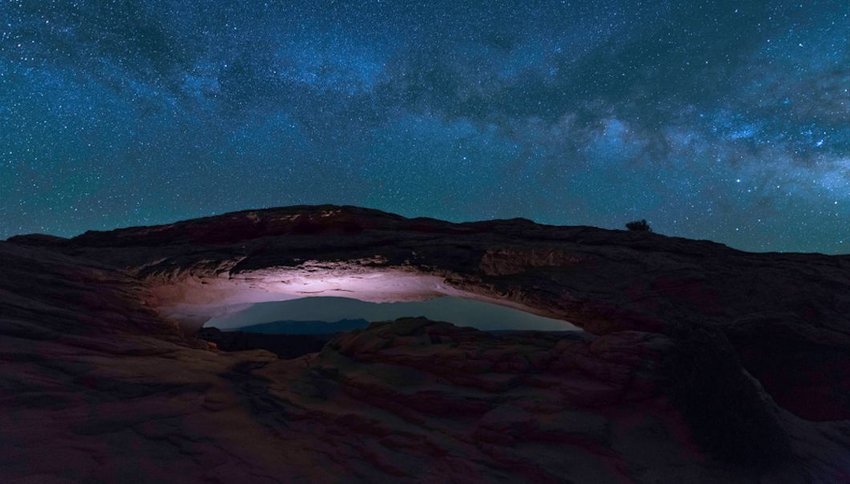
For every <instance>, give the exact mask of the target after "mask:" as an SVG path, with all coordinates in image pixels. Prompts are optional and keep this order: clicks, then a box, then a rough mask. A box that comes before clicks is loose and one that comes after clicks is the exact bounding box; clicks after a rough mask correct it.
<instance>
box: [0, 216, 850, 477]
mask: <svg viewBox="0 0 850 484" xmlns="http://www.w3.org/2000/svg"><path fill="white" fill-rule="evenodd" d="M305 288H306V289H309V290H310V291H313V290H318V291H320V292H321V293H322V294H324V295H331V294H332V295H341V294H340V291H342V290H348V291H351V293H350V297H358V298H362V299H364V300H386V299H392V298H401V299H404V298H408V299H416V298H427V297H432V296H434V295H439V294H451V295H462V296H464V297H471V298H478V299H482V300H488V301H498V302H500V303H502V304H509V305H513V306H516V307H520V308H523V309H526V310H528V311H532V312H535V313H538V314H542V315H546V316H550V317H556V318H559V319H563V320H566V321H569V322H570V323H573V324H575V325H577V326H580V327H582V328H583V329H584V330H585V332H583V333H575V332H573V333H544V332H522V331H518V332H510V333H487V332H481V331H477V330H473V329H470V328H459V327H456V326H453V325H451V324H450V323H446V322H434V321H428V320H424V319H415V318H414V319H411V318H406V319H401V320H397V321H393V322H383V323H373V324H372V325H371V326H370V327H369V328H367V329H364V330H361V331H355V332H352V333H345V334H341V335H338V336H336V337H335V338H333V339H332V340H331V341H330V342H328V343H327V344H326V345H324V347H322V348H321V350H320V351H318V352H316V353H310V354H306V355H304V356H301V357H298V358H294V359H280V358H278V357H277V356H276V355H275V354H273V353H270V352H267V351H263V350H252V351H240V352H222V351H218V350H216V349H215V348H214V347H213V346H212V345H209V344H208V343H206V342H205V341H202V340H199V339H197V338H195V337H194V334H193V332H194V330H195V329H196V328H198V327H200V325H202V324H203V322H204V321H205V320H206V319H208V318H209V317H212V316H213V315H216V314H220V313H221V311H226V310H232V308H233V307H239V306H240V305H244V304H250V303H252V302H257V301H260V300H282V299H286V298H291V297H299V295H303V294H302V292H304V291H306V289H305ZM848 395H850V257H847V256H824V255H818V254H752V253H745V252H740V251H736V250H733V249H730V248H728V247H725V246H722V245H719V244H714V243H711V242H707V241H692V240H686V239H679V238H668V237H664V236H660V235H657V234H646V233H629V232H621V231H610V230H602V229H595V228H590V227H551V226H542V225H537V224H534V223H532V222H529V221H526V220H508V221H492V222H478V223H467V224H451V223H447V222H441V221H437V220H431V219H405V218H403V217H399V216H396V215H391V214H386V213H382V212H377V211H374V210H367V209H360V208H355V207H336V206H318V207H287V208H280V209H269V210H259V211H246V212H238V213H233V214H226V215H222V216H217V217H210V218H205V219H196V220H191V221H186V222H179V223H175V224H170V225H165V226H157V227H138V228H130V229H122V230H117V231H112V232H88V233H86V234H83V235H81V236H79V237H77V238H74V239H59V238H53V237H47V236H23V237H15V238H12V239H10V240H9V241H7V242H0V437H2V438H0V477H2V479H3V481H4V482H9V481H11V482H14V480H17V479H23V480H29V481H30V482H35V481H37V482H64V481H68V482H78V481H81V480H83V481H84V480H96V481H103V480H106V481H140V480H141V481H174V480H188V481H199V480H208V481H212V482H239V481H248V480H250V481H252V482H264V481H268V482H291V481H299V480H300V481H319V480H321V481H326V480H332V481H334V480H335V481H339V480H344V481H358V480H362V481H376V480H387V479H393V480H412V481H427V482H451V481H472V482H477V481H484V482H486V481H497V480H505V479H509V480H526V481H542V482H546V481H552V482H563V481H576V482H588V481H590V482H624V481H626V482H628V481H638V482H671V481H675V482H694V481H723V482H756V481H763V482H764V481H767V482H841V481H846V480H848V479H850V397H848Z"/></svg>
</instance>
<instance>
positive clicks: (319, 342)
mask: <svg viewBox="0 0 850 484" xmlns="http://www.w3.org/2000/svg"><path fill="white" fill-rule="evenodd" d="M333 334H334V333H320V334H291V333H290V334H275V333H271V332H251V331H221V330H219V329H218V328H201V330H200V331H198V335H197V336H198V338H200V339H202V340H204V341H208V342H210V343H213V344H215V347H216V348H217V349H219V350H222V351H246V350H267V351H271V352H272V353H274V354H276V355H277V356H278V358H284V359H288V358H297V357H299V356H303V355H306V354H308V353H315V352H317V351H319V350H321V349H322V347H323V346H325V343H327V342H328V340H330V338H331V337H332V336H333Z"/></svg>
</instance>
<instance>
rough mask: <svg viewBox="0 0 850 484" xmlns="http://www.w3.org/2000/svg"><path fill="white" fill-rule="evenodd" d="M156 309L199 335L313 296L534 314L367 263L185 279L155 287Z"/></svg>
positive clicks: (411, 273) (404, 270) (310, 264)
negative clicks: (254, 311) (481, 305)
mask: <svg viewBox="0 0 850 484" xmlns="http://www.w3.org/2000/svg"><path fill="white" fill-rule="evenodd" d="M153 292H154V294H155V297H156V300H155V301H154V302H153V305H154V306H155V307H156V308H157V309H158V310H159V312H160V313H161V314H163V315H164V316H166V317H168V318H170V319H172V320H175V321H177V322H178V323H179V324H180V326H181V327H182V328H183V330H184V331H186V332H187V333H193V332H195V331H197V330H198V329H199V328H201V327H202V326H203V325H204V323H206V322H207V321H209V320H210V319H211V318H214V317H221V316H224V315H227V314H231V313H234V312H237V311H241V310H243V309H245V308H247V307H248V306H250V305H252V304H256V303H262V302H274V301H289V300H292V299H300V298H303V297H311V296H339V297H347V298H353V299H358V300H360V301H365V302H374V303H386V302H410V301H424V300H427V299H432V298H435V297H440V296H454V297H463V298H467V299H473V300H478V301H483V302H489V303H494V304H500V305H503V306H509V307H513V308H515V309H520V310H523V311H527V312H532V313H536V311H533V310H532V309H530V308H527V307H525V306H522V305H520V304H517V303H515V302H511V301H506V300H503V299H499V298H497V297H491V296H488V295H484V294H478V293H473V292H470V291H465V290H462V289H458V288H456V287H454V286H452V285H451V284H449V283H448V282H446V280H445V278H443V277H440V276H436V275H433V274H425V273H420V272H416V271H413V270H410V269H407V268H388V267H370V266H368V265H362V261H352V262H344V263H343V262H339V263H315V262H306V263H304V264H302V265H300V266H297V267H277V268H267V269H261V270H257V271H251V272H247V273H238V274H229V273H226V272H225V273H222V274H220V275H219V276H216V277H208V276H203V277H198V276H192V275H188V276H184V277H181V278H178V279H172V280H169V281H164V282H162V283H160V284H158V285H156V286H155V287H154V290H153Z"/></svg>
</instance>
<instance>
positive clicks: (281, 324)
mask: <svg viewBox="0 0 850 484" xmlns="http://www.w3.org/2000/svg"><path fill="white" fill-rule="evenodd" d="M366 326H369V321H366V320H365V319H341V320H339V321H333V322H326V321H272V322H270V323H260V324H251V325H248V326H240V327H239V331H241V332H243V333H263V334H310V335H313V334H331V333H340V332H343V331H353V330H355V329H363V328H365V327H366Z"/></svg>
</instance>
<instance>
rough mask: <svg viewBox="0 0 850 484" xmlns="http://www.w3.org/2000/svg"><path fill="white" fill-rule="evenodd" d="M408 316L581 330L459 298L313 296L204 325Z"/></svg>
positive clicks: (319, 330) (486, 326)
mask: <svg viewBox="0 0 850 484" xmlns="http://www.w3.org/2000/svg"><path fill="white" fill-rule="evenodd" d="M407 317H424V318H427V319H430V320H433V321H445V322H449V323H452V324H455V325H456V326H467V327H473V328H476V329H480V330H484V331H580V329H579V328H577V327H576V326H573V325H572V324H570V323H568V322H566V321H562V320H558V319H553V318H548V317H544V316H538V315H536V314H532V313H530V312H526V311H523V310H520V309H517V308H514V307H509V306H506V305H502V304H494V303H492V302H487V301H477V300H474V299H469V298H465V297H459V296H438V297H434V298H431V299H427V300H423V301H402V302H379V303H376V302H367V301H362V300H359V299H356V298H352V297H335V296H309V297H304V298H299V299H291V300H288V301H281V302H266V303H258V304H254V305H251V306H249V307H248V308H245V309H243V310H241V311H238V312H235V313H229V314H226V315H224V316H221V317H214V318H212V319H210V320H209V321H208V322H207V323H206V324H205V325H204V326H205V327H214V328H218V329H220V330H223V331H232V330H239V331H249V332H258V333H272V334H324V333H333V332H339V331H349V330H352V329H359V328H362V327H365V326H367V325H368V324H369V323H371V322H375V321H392V320H395V319H399V318H407Z"/></svg>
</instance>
